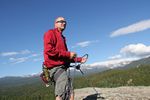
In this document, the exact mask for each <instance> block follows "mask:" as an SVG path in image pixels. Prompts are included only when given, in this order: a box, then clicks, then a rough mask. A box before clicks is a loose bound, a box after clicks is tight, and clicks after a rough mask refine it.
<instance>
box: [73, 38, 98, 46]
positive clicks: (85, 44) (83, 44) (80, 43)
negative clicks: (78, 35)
mask: <svg viewBox="0 0 150 100" xmlns="http://www.w3.org/2000/svg"><path fill="white" fill-rule="evenodd" d="M97 42H99V40H95V41H83V42H79V43H76V45H75V46H72V48H76V47H82V48H83V47H87V46H89V45H90V44H92V43H97Z"/></svg>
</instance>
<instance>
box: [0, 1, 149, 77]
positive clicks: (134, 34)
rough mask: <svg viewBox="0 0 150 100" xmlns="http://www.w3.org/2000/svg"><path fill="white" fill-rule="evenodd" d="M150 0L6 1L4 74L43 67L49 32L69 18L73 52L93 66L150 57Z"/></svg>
mask: <svg viewBox="0 0 150 100" xmlns="http://www.w3.org/2000/svg"><path fill="white" fill-rule="evenodd" d="M149 5H150V1H149V0H76V1H71V0H0V45H1V47H0V77H3V76H18V75H19V76H20V75H28V74H33V73H39V72H40V71H41V65H42V62H43V54H42V53H43V34H44V32H46V31H47V30H49V29H52V28H53V23H54V19H55V18H56V17H58V16H63V17H65V18H66V20H67V28H66V30H65V31H64V33H63V34H64V35H65V36H66V38H67V44H68V48H69V50H70V51H75V52H76V53H77V54H78V55H79V56H82V55H84V54H85V53H88V54H89V59H88V62H87V64H95V63H100V62H107V61H110V60H112V59H113V60H114V59H115V60H120V59H129V58H130V59H135V58H142V57H147V56H149V55H150V13H149V11H150V6H149Z"/></svg>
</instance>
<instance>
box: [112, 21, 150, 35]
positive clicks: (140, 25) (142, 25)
mask: <svg viewBox="0 0 150 100" xmlns="http://www.w3.org/2000/svg"><path fill="white" fill-rule="evenodd" d="M149 28H150V19H149V20H143V21H140V22H137V23H134V24H132V25H129V26H127V27H122V28H120V29H117V30H115V31H114V32H112V33H111V35H110V37H116V36H120V35H126V34H130V33H135V32H139V31H144V30H147V29H149Z"/></svg>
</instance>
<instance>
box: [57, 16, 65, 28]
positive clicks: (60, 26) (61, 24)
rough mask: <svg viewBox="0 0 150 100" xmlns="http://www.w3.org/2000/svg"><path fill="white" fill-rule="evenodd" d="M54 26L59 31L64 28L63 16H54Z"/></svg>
mask: <svg viewBox="0 0 150 100" xmlns="http://www.w3.org/2000/svg"><path fill="white" fill-rule="evenodd" d="M55 28H58V30H59V31H63V30H64V29H65V28H66V21H65V18H63V17H58V18H56V20H55Z"/></svg>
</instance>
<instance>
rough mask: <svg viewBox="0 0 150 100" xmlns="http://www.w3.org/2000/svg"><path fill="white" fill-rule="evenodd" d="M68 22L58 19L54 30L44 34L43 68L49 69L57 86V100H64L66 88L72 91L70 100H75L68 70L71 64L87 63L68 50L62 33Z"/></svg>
mask: <svg viewBox="0 0 150 100" xmlns="http://www.w3.org/2000/svg"><path fill="white" fill-rule="evenodd" d="M66 24H67V23H66V20H65V18H63V17H58V18H56V20H55V24H54V26H55V27H54V29H51V30H48V31H47V32H46V33H45V34H44V62H43V66H44V67H45V68H48V69H49V72H50V77H51V78H52V80H53V82H54V86H55V96H56V100H63V99H64V98H65V96H66V95H65V94H66V88H68V87H69V89H70V94H71V95H70V100H74V93H73V87H72V83H71V82H70V79H69V78H68V75H67V68H68V67H69V65H70V63H71V62H85V61H86V59H85V58H81V57H77V54H76V53H75V52H70V51H68V49H67V45H66V39H65V37H64V36H63V34H62V32H63V31H64V29H65V28H66Z"/></svg>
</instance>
